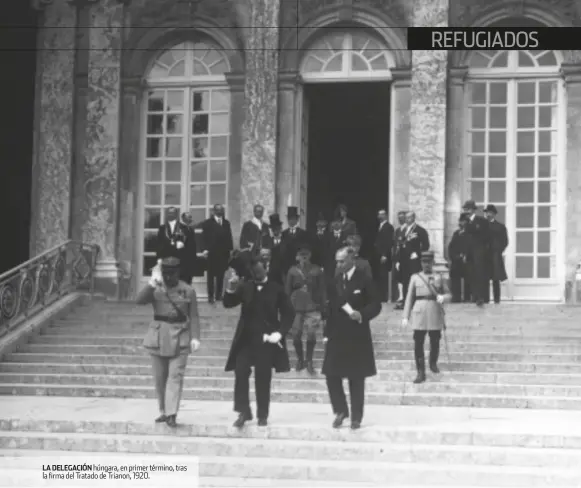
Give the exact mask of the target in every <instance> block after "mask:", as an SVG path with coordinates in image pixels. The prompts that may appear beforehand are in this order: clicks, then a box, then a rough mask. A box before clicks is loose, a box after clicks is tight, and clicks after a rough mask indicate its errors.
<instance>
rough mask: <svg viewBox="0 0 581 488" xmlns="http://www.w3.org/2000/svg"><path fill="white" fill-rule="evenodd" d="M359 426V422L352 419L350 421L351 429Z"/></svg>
mask: <svg viewBox="0 0 581 488" xmlns="http://www.w3.org/2000/svg"><path fill="white" fill-rule="evenodd" d="M360 428H361V422H359V421H356V420H354V421H353V422H351V430H357V429H360Z"/></svg>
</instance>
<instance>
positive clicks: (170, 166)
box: [165, 161, 182, 181]
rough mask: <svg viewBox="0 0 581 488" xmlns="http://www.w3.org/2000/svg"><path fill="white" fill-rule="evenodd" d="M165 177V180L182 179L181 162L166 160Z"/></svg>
mask: <svg viewBox="0 0 581 488" xmlns="http://www.w3.org/2000/svg"><path fill="white" fill-rule="evenodd" d="M165 179H166V181H181V179H182V162H181V161H166V162H165Z"/></svg>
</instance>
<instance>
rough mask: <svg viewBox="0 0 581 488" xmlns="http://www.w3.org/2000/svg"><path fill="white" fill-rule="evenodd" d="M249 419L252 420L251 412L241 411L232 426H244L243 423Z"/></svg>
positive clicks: (239, 427) (238, 427)
mask: <svg viewBox="0 0 581 488" xmlns="http://www.w3.org/2000/svg"><path fill="white" fill-rule="evenodd" d="M249 420H252V414H250V413H248V412H247V413H241V414H239V415H238V418H237V419H236V422H234V427H236V428H237V429H241V428H242V427H244V424H245V423H246V422H248V421H249Z"/></svg>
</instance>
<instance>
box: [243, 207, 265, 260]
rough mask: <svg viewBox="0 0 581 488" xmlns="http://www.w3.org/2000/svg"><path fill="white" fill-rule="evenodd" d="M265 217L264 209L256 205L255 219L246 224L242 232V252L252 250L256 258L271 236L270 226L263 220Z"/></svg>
mask: <svg viewBox="0 0 581 488" xmlns="http://www.w3.org/2000/svg"><path fill="white" fill-rule="evenodd" d="M263 216H264V207H263V206H262V205H254V217H253V218H252V219H251V220H248V221H247V222H244V224H243V225H242V230H241V231H240V250H243V249H250V250H251V251H252V252H253V253H254V254H255V255H256V256H258V255H259V253H260V250H261V249H262V248H263V247H264V243H265V242H266V241H267V240H268V237H269V235H270V231H269V229H268V224H267V223H266V222H263V220H262V217H263Z"/></svg>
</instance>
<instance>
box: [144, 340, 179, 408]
mask: <svg viewBox="0 0 581 488" xmlns="http://www.w3.org/2000/svg"><path fill="white" fill-rule="evenodd" d="M151 364H152V367H153V379H154V381H155V392H156V394H157V401H158V403H159V411H160V413H162V414H165V415H177V413H178V410H179V408H180V400H181V397H182V390H183V386H184V375H185V371H186V365H187V364H188V352H187V350H186V352H182V353H181V354H180V355H179V356H174V357H166V356H156V355H153V354H152V355H151Z"/></svg>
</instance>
